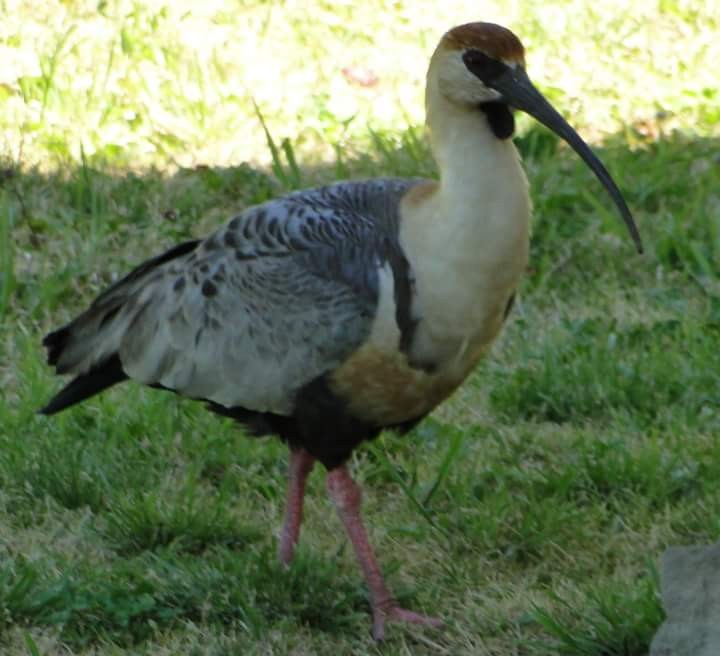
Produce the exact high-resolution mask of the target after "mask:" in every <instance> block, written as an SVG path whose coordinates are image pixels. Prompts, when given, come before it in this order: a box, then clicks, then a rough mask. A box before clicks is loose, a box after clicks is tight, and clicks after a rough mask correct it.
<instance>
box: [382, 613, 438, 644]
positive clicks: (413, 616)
mask: <svg viewBox="0 0 720 656" xmlns="http://www.w3.org/2000/svg"><path fill="white" fill-rule="evenodd" d="M386 621H387V622H407V623H408V624H421V625H422V626H429V627H432V628H434V629H441V628H442V627H443V621H442V620H441V619H440V618H438V617H431V616H430V615H421V614H420V613H414V612H413V611H411V610H407V609H405V608H402V607H400V606H398V605H397V604H393V605H391V606H389V607H385V608H374V609H373V626H372V637H373V638H374V639H375V640H384V639H385V622H386Z"/></svg>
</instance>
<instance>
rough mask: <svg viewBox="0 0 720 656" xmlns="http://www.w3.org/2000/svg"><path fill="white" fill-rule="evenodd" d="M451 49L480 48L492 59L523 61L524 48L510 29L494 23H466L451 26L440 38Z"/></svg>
mask: <svg viewBox="0 0 720 656" xmlns="http://www.w3.org/2000/svg"><path fill="white" fill-rule="evenodd" d="M441 43H442V45H443V46H445V47H446V48H450V49H452V50H469V49H472V48H475V49H477V50H482V51H483V52H484V53H485V54H487V55H489V56H490V57H493V58H494V59H502V60H505V61H516V62H520V63H521V62H523V61H524V59H525V48H523V44H522V43H520V39H518V38H517V37H516V36H515V35H514V34H513V33H512V32H511V31H510V30H508V29H507V28H505V27H502V25H496V24H495V23H466V24H465V25H458V26H457V27H453V29H451V30H450V31H449V32H448V33H447V34H445V36H444V37H443V39H442V42H441Z"/></svg>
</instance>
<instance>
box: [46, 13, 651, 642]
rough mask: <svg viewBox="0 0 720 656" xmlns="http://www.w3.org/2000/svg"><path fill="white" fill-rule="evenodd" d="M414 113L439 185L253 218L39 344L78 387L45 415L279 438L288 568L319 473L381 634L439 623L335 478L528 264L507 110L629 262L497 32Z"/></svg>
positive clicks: (443, 379)
mask: <svg viewBox="0 0 720 656" xmlns="http://www.w3.org/2000/svg"><path fill="white" fill-rule="evenodd" d="M426 109H427V125H428V128H429V133H430V140H431V146H432V152H433V155H434V156H435V158H436V160H437V164H438V167H439V170H440V180H439V182H435V181H430V180H405V179H392V178H378V179H374V180H368V181H352V182H340V183H337V184H332V185H330V186H326V187H321V188H316V189H308V190H306V191H300V192H296V193H291V194H289V195H286V196H284V197H282V198H277V199H275V200H272V201H269V202H267V203H264V204H262V205H259V206H256V207H251V208H249V209H247V210H246V211H244V212H243V213H242V214H240V215H239V216H236V217H234V218H233V219H231V220H230V221H229V223H227V224H226V225H225V226H224V227H222V228H220V229H219V230H218V231H217V232H215V233H214V234H211V235H210V236H209V237H207V238H206V239H202V240H196V241H188V242H185V243H183V244H180V245H178V246H175V247H174V248H172V249H171V250H169V251H167V252H166V253H163V254H162V255H159V256H158V257H155V258H154V259H151V260H148V261H147V262H145V263H143V264H141V265H140V266H139V267H137V268H136V269H135V270H133V271H132V272H130V273H129V274H128V275H127V276H126V277H125V278H123V279H122V280H120V281H119V282H117V283H116V284H114V285H112V286H111V287H110V288H109V289H107V290H105V291H104V292H103V293H102V294H101V295H100V296H99V297H98V298H97V299H96V300H95V301H94V302H93V303H92V304H91V305H90V307H89V308H88V309H86V310H85V311H84V312H83V313H82V314H80V315H79V316H78V317H77V318H76V319H74V320H73V321H72V322H71V323H69V324H68V325H66V326H65V327H63V328H60V329H59V330H56V331H55V332H52V333H50V334H49V335H47V336H46V337H45V339H44V342H43V343H44V345H45V346H46V347H47V350H48V361H49V363H50V364H51V365H54V366H55V369H56V371H57V373H58V374H72V375H73V376H74V378H73V380H72V381H71V382H70V383H69V384H68V385H67V386H66V387H65V388H64V389H63V390H62V391H60V392H59V393H58V394H57V395H56V396H55V397H54V398H53V399H52V400H51V401H50V402H49V403H48V405H47V406H46V407H45V408H43V410H42V411H41V412H43V413H45V414H48V415H50V414H53V413H55V412H58V411H60V410H63V409H65V408H67V407H68V406H71V405H73V404H75V403H78V402H80V401H83V400H84V399H86V398H88V397H91V396H93V395H94V394H97V393H98V392H101V391H102V390H104V389H106V388H108V387H110V386H111V385H114V384H116V383H119V382H121V381H124V380H127V379H132V380H136V381H138V382H140V383H144V384H146V385H150V386H153V387H157V388H162V389H167V390H172V391H174V392H176V393H177V394H180V395H182V396H186V397H189V398H191V399H198V400H202V401H204V402H205V403H207V405H208V407H209V408H210V409H211V410H213V411H215V412H218V413H220V414H222V415H227V416H230V417H233V418H235V419H236V420H238V421H239V422H240V423H241V424H243V425H244V426H245V427H246V428H247V429H248V430H249V432H250V433H253V434H267V433H270V434H275V435H277V436H279V437H280V438H281V439H282V440H283V441H284V442H286V443H287V444H288V446H289V447H290V466H289V481H288V491H287V510H286V518H285V523H284V527H283V530H282V533H281V539H280V558H281V560H282V561H283V562H285V563H288V562H289V561H290V560H291V558H292V556H293V550H294V548H295V545H296V543H297V540H298V536H299V531H300V522H301V517H302V505H303V494H304V486H305V480H306V478H307V476H308V474H309V473H310V471H311V469H312V468H313V465H314V463H315V461H316V460H317V461H320V463H321V464H322V465H323V466H324V467H325V469H326V470H327V473H326V482H327V491H328V494H329V496H330V498H331V499H332V501H333V502H334V504H335V507H336V509H337V512H338V514H339V516H340V519H341V520H342V523H343V525H344V527H345V530H346V531H347V534H348V536H349V538H350V541H351V542H352V545H353V547H354V549H355V553H356V555H357V558H358V560H359V562H360V566H361V567H362V570H363V574H364V576H365V580H366V582H367V585H368V588H369V590H370V600H371V605H372V613H373V625H372V632H373V635H374V636H375V638H378V639H380V638H382V637H383V635H384V630H385V626H384V625H385V622H386V621H389V620H392V621H404V622H411V623H416V624H425V625H430V626H439V625H440V624H441V622H440V620H438V619H435V618H433V617H428V616H425V615H420V614H417V613H414V612H412V611H409V610H406V609H404V608H401V607H400V606H399V605H398V604H397V603H396V601H395V600H394V598H393V596H392V594H391V593H390V591H389V590H388V588H387V587H386V586H385V583H384V581H383V577H382V574H381V572H380V568H379V567H378V564H377V561H376V560H375V556H374V554H373V550H372V548H371V546H370V543H369V541H368V537H367V534H366V531H365V528H364V526H363V523H362V520H361V515H360V501H361V491H360V488H359V487H358V485H357V484H356V483H355V482H354V481H353V479H352V478H351V476H350V474H349V472H348V470H347V468H346V464H345V463H346V461H347V459H348V457H349V456H350V454H351V453H352V451H353V449H355V448H356V447H357V446H358V445H359V444H360V443H361V442H363V441H364V440H368V439H372V438H373V437H375V436H377V435H378V433H380V431H382V430H384V429H386V428H387V429H394V430H397V431H399V432H405V431H407V430H408V429H409V428H410V427H412V426H414V425H415V424H416V423H417V422H418V421H420V420H421V419H422V418H423V417H425V416H426V415H427V414H428V413H429V412H431V411H432V410H433V408H435V407H436V406H437V405H438V404H439V403H441V402H442V401H443V400H445V399H446V398H447V397H448V396H449V395H450V394H452V392H453V391H454V390H455V389H456V388H457V387H458V386H459V385H460V384H461V383H462V382H463V380H464V379H465V378H466V377H467V376H468V374H469V373H470V372H471V371H472V370H473V367H475V365H476V364H477V362H478V360H479V359H480V358H481V357H482V356H483V354H485V352H486V351H487V350H488V347H489V346H490V344H491V343H492V342H493V340H494V339H495V337H496V336H497V334H498V332H499V331H500V328H501V326H502V324H503V321H504V320H505V317H506V315H507V312H508V309H509V307H510V305H511V302H512V299H513V296H514V294H515V291H516V289H517V286H518V283H519V281H520V277H521V275H522V273H523V270H524V269H525V267H526V264H527V259H528V238H529V224H530V213H531V210H530V207H531V203H530V198H529V195H528V185H527V180H526V178H525V174H524V173H523V169H522V166H521V163H520V159H519V157H518V153H517V151H516V149H515V147H514V145H513V142H512V139H511V137H512V136H513V132H514V119H513V110H522V111H525V112H527V113H528V114H530V115H531V116H534V117H535V118H536V119H537V120H539V121H540V122H541V123H543V124H544V125H546V126H547V127H548V128H550V129H551V130H553V131H554V132H555V133H557V134H558V135H559V136H560V137H562V138H563V139H564V140H565V141H566V142H567V143H568V144H569V145H570V146H572V148H573V149H574V150H575V151H576V152H577V153H578V155H580V157H582V159H583V160H584V161H585V162H586V163H587V165H588V166H589V167H590V168H591V169H592V170H593V171H594V172H595V174H596V175H597V177H598V178H599V179H600V181H601V182H602V184H603V185H604V186H605V188H606V189H607V191H608V193H609V194H610V196H611V197H612V199H613V201H614V202H615V204H616V205H617V207H618V209H619V211H620V214H621V215H622V218H623V220H624V221H625V223H626V224H627V226H628V228H629V230H630V233H631V235H632V237H633V239H634V240H635V244H636V246H637V248H638V250H641V244H640V237H639V234H638V231H637V228H636V227H635V224H634V222H633V219H632V216H631V214H630V211H629V210H628V208H627V206H626V204H625V202H624V200H623V198H622V196H621V194H620V192H619V190H618V188H617V187H616V185H615V183H614V182H613V180H612V179H611V177H610V175H609V174H608V172H607V171H606V170H605V168H604V167H603V165H602V164H601V163H600V161H599V160H598V159H597V157H596V156H595V155H594V154H593V153H592V151H591V150H590V148H589V147H588V146H587V145H586V144H585V142H583V140H582V139H581V138H580V137H579V136H578V135H577V133H576V132H575V131H574V130H573V129H572V128H571V127H570V126H569V125H568V124H567V123H566V122H565V120H564V119H563V118H562V117H561V116H560V115H559V114H558V113H557V112H556V111H555V110H554V109H553V108H552V107H551V105H550V104H549V103H548V102H547V101H546V100H545V99H544V97H543V96H542V95H541V94H540V93H539V92H538V91H537V90H536V88H535V87H534V86H533V85H532V83H531V82H530V80H529V79H528V76H527V74H526V72H525V64H524V49H523V46H522V44H521V43H520V41H519V40H518V38H517V37H516V36H515V35H514V34H513V33H512V32H510V31H509V30H507V29H505V28H503V27H500V26H498V25H494V24H491V23H470V24H467V25H461V26H459V27H456V28H454V29H452V30H450V31H449V32H448V33H447V34H445V35H444V36H443V38H442V40H441V41H440V44H439V45H438V47H437V49H436V50H435V53H434V54H433V56H432V59H431V61H430V67H429V71H428V75H427V91H426Z"/></svg>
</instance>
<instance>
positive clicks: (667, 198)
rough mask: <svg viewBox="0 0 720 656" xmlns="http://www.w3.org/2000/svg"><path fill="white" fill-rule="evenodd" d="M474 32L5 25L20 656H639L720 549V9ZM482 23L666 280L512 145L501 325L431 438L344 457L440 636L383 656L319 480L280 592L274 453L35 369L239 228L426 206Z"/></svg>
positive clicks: (5, 190) (580, 178)
mask: <svg viewBox="0 0 720 656" xmlns="http://www.w3.org/2000/svg"><path fill="white" fill-rule="evenodd" d="M470 4H472V3H470ZM10 5H12V6H10ZM439 5H442V7H440V6H439ZM503 5H505V6H503ZM484 6H485V7H486V11H487V13H486V14H485V15H483V16H477V15H475V14H473V13H470V7H469V5H468V3H463V2H460V0H457V1H455V0H453V1H451V2H446V3H404V2H392V3H391V2H387V1H385V0H373V1H372V2H368V3H365V4H364V5H363V6H362V8H360V6H359V5H357V3H355V4H353V5H352V6H351V4H343V3H336V2H333V3H330V2H325V1H320V0H317V1H315V2H313V3H310V4H309V5H308V4H307V3H269V2H261V1H260V0H246V1H243V2H236V3H234V4H232V3H221V2H208V3H202V6H200V5H199V4H198V3H189V2H185V1H184V0H183V1H180V2H175V3H167V5H166V6H164V5H162V4H161V3H140V2H131V1H120V0H117V1H112V2H101V3H99V4H98V3H95V2H93V3H90V2H83V1H79V2H65V3H60V2H51V3H44V4H41V5H38V4H37V3H33V6H32V8H31V7H30V5H20V4H14V3H5V4H2V3H0V13H2V14H3V20H2V21H0V22H1V23H2V27H0V55H2V58H3V61H4V62H6V65H5V66H4V68H3V71H2V73H0V104H1V105H2V110H3V111H2V112H0V134H2V139H0V426H2V429H0V652H2V653H3V654H5V653H7V654H32V655H34V654H42V655H49V654H68V653H71V654H96V653H102V654H118V655H126V654H147V655H150V654H152V655H153V656H155V655H156V654H168V655H170V654H173V655H174V654H193V655H194V654H198V655H200V654H212V655H218V656H219V655H226V654H227V655H230V654H242V655H243V656H246V655H252V654H336V653H342V654H368V653H370V654H425V653H427V654H453V655H454V654H487V655H497V656H500V655H503V656H504V655H505V654H509V653H517V654H522V655H523V656H551V655H555V654H572V655H580V656H620V655H623V656H640V655H641V654H645V653H646V652H647V647H648V644H649V640H650V639H651V637H652V635H653V633H654V631H655V630H656V628H657V626H658V625H659V623H660V622H661V621H662V609H661V607H660V603H659V597H658V579H657V570H656V567H657V566H656V563H657V558H658V556H659V554H660V553H661V552H662V551H663V549H664V548H666V547H667V546H668V545H670V544H684V543H692V542H708V541H711V540H716V539H718V537H719V536H720V522H719V521H718V517H720V492H718V488H717V480H718V478H719V477H720V445H719V443H718V439H717V438H718V436H719V435H720V350H719V349H718V347H717V345H718V342H719V341H720V265H719V264H718V263H719V262H720V195H718V189H720V159H718V152H720V128H719V127H718V126H720V114H718V107H719V106H720V95H718V90H717V85H716V80H715V77H714V71H715V70H716V62H717V61H718V58H719V57H720V52H718V45H717V44H718V41H717V39H716V38H715V35H716V34H717V31H718V28H719V27H720V26H719V25H718V16H720V7H718V5H717V3H716V2H705V3H693V2H682V1H680V0H677V1H672V0H668V1H664V2H650V1H649V0H648V1H647V2H645V1H643V2H638V3H634V4H633V5H632V8H627V3H621V2H619V1H618V2H610V3H605V5H603V7H602V8H599V7H597V6H596V5H594V4H592V3H586V2H583V1H581V0H577V1H574V2H562V3H561V2H550V3H548V2H539V0H538V1H537V2H536V1H535V0H533V1H531V2H525V3H511V6H509V7H508V6H507V3H502V4H501V3H494V2H489V3H485V5H484ZM308 7H309V9H308ZM473 7H474V6H473ZM477 18H483V19H494V20H498V21H500V22H503V23H506V24H508V25H510V26H512V27H513V28H514V29H515V31H516V32H517V33H518V34H519V35H520V36H521V38H522V39H523V41H524V42H525V44H526V46H527V47H528V65H529V71H530V74H531V77H533V78H534V79H535V80H536V82H537V83H538V85H539V86H540V87H541V88H542V89H543V90H544V92H545V93H546V94H547V95H548V97H550V98H551V100H552V101H553V102H554V103H556V105H557V106H558V108H559V109H560V110H561V111H562V112H563V113H564V114H565V115H566V116H567V117H568V118H569V119H570V121H571V123H573V124H575V125H576V126H578V127H579V128H580V129H581V131H582V132H583V134H584V136H585V137H586V138H587V139H588V140H590V141H591V142H592V143H593V145H594V147H595V148H596V149H597V151H598V153H599V154H600V156H601V158H602V159H603V160H604V161H605V162H606V164H607V165H608V168H609V169H610V170H611V171H612V172H613V174H614V175H615V176H616V178H617V179H618V182H619V183H620V186H621V187H622V188H623V190H624V191H625V195H626V198H627V201H628V204H629V205H630V207H631V208H632V210H633V212H634V214H635V216H636V218H637V220H638V224H639V225H640V228H641V231H642V233H643V237H644V241H645V246H646V250H647V252H646V254H645V255H643V256H637V255H635V254H634V252H633V249H632V246H631V243H630V241H629V239H628V238H627V235H626V234H625V230H624V227H623V226H622V225H621V223H620V221H618V219H617V216H616V214H615V210H614V208H613V207H612V206H611V204H610V202H609V200H608V199H607V197H606V196H605V195H604V194H603V193H602V191H601V189H600V188H599V185H598V184H597V183H596V181H594V179H593V177H592V174H591V173H590V172H589V171H588V170H587V169H586V168H585V167H584V165H583V164H582V163H581V162H579V161H578V159H577V158H576V157H575V156H574V155H573V154H572V153H571V152H569V150H568V149H567V148H566V147H564V146H563V145H562V144H560V143H559V142H558V141H557V139H555V138H554V137H553V136H552V135H550V134H549V133H548V132H547V131H546V130H544V129H542V128H538V127H537V126H536V125H535V124H533V123H532V122H531V121H530V120H526V119H522V120H521V121H520V132H519V135H518V137H517V145H518V147H519V149H520V151H521V153H522V155H523V158H524V161H525V165H526V169H527V171H528V175H529V178H530V181H531V185H532V195H533V199H534V204H535V221H534V226H533V242H532V251H531V266H530V269H529V271H528V275H527V277H526V280H525V283H524V286H523V289H522V294H521V298H520V301H519V303H518V304H517V306H516V309H515V310H514V313H513V320H512V321H510V322H509V324H508V326H507V327H506V329H505V332H504V335H503V337H502V339H501V340H500V342H499V343H498V344H497V345H496V347H495V349H494V350H493V353H492V355H491V356H490V357H489V358H488V359H487V360H486V361H485V362H484V363H483V364H482V365H481V366H480V367H479V368H478V370H477V372H476V373H475V374H474V375H473V376H472V377H471V379H470V380H469V381H467V383H466V384H465V385H464V386H463V387H462V388H461V390H459V391H458V392H457V393H456V394H455V396H454V397H453V398H452V399H451V400H450V401H449V402H447V403H446V404H445V405H443V406H442V407H441V408H440V409H438V411H436V413H434V415H433V416H432V417H431V418H429V419H428V420H427V421H425V422H423V423H422V424H421V425H420V426H419V427H418V428H417V429H416V430H415V431H414V432H413V433H412V435H410V436H409V437H408V438H407V439H398V438H396V437H394V436H392V435H383V436H382V437H381V438H380V439H379V440H378V441H377V442H375V443H373V444H372V445H369V446H368V447H366V448H363V449H360V450H359V451H358V452H357V453H356V455H355V456H354V458H353V463H352V464H353V468H354V471H355V472H356V474H357V477H358V479H359V480H360V481H361V482H362V484H363V485H364V487H365V490H366V495H365V499H366V503H365V510H366V514H367V517H368V521H369V525H370V527H371V533H372V537H373V540H374V541H375V543H376V544H377V546H378V549H379V553H380V558H381V561H382V564H383V567H384V569H385V571H386V572H387V574H388V579H389V583H390V585H391V586H392V587H393V589H394V590H396V592H397V594H398V596H399V597H400V598H401V600H402V601H403V602H405V603H407V604H409V605H410V606H412V607H414V608H418V609H422V610H425V611H428V612H435V613H437V614H440V615H442V616H443V617H444V618H445V619H446V620H447V624H448V626H447V628H446V630H445V631H444V632H443V633H441V634H438V633H433V632H430V631H428V632H422V633H420V634H419V635H415V634H413V633H412V632H411V631H408V630H406V629H404V628H402V627H396V626H393V627H391V629H390V630H389V639H388V641H387V642H386V643H385V644H384V645H382V646H378V645H375V644H373V642H372V641H371V639H370V637H369V617H368V612H367V611H368V606H367V599H366V592H365V590H364V587H363V585H362V582H361V576H360V573H359V571H358V569H357V567H356V565H355V563H354V561H353V557H352V553H351V550H350V549H349V548H348V546H347V544H346V541H345V539H344V538H343V537H342V532H341V529H340V527H339V525H338V522H337V521H336V520H335V518H334V516H333V514H332V513H331V509H330V505H329V502H328V501H327V499H326V496H325V492H324V485H323V482H322V476H320V475H319V473H316V474H315V475H314V476H313V477H312V479H311V481H310V489H309V492H308V507H307V517H306V523H305V527H304V533H303V535H302V541H301V545H300V548H299V553H298V558H297V560H296V562H295V563H294V564H293V566H292V567H291V568H290V569H289V570H287V571H286V570H284V569H283V568H282V567H280V565H279V564H278V563H277V562H276V559H275V550H276V546H277V545H276V533H277V530H278V527H279V525H280V523H281V519H282V511H283V507H282V505H283V495H284V487H285V473H286V466H287V464H286V453H285V448H284V447H283V446H282V445H281V444H279V443H277V442H275V441H272V440H250V439H247V438H245V437H244V436H243V435H242V433H241V432H240V431H239V430H238V429H237V428H236V427H235V426H234V425H233V424H232V423H231V422H229V421H224V420H220V419H219V418H217V417H215V416H211V415H210V414H209V413H207V412H206V411H205V410H204V409H203V408H202V407H201V406H200V405H198V404H193V403H191V402H188V401H182V400H180V399H178V398H176V397H174V396H172V395H169V394H165V393H162V392H157V391H152V390H142V389H140V388H139V387H137V386H134V385H132V384H129V385H126V386H123V387H122V388H119V389H115V390H111V391H110V392H108V393H106V394H104V395H102V396H101V397H98V398H96V399H93V400H92V401H90V402H88V403H86V404H83V405H81V406H79V407H77V408H75V409H73V410H71V411H68V412H66V413H63V414H61V415H58V416H56V417H53V418H51V419H47V418H42V417H38V416H37V415H36V414H35V412H36V410H37V408H39V407H40V406H42V405H43V403H44V402H45V401H46V400H47V399H48V398H49V396H50V395H51V394H52V393H53V392H54V391H55V390H56V389H57V388H58V385H59V381H57V380H56V379H54V378H53V377H52V376H51V374H50V371H49V370H48V368H47V367H46V366H45V364H44V362H43V352H42V349H41V347H40V340H41V337H42V335H43V334H44V333H45V332H47V331H48V330H49V329H51V328H53V327H57V326H58V325H60V324H62V323H63V322H64V321H66V320H67V319H69V318H71V317H72V316H73V315H74V314H75V313H76V312H77V311H78V310H80V309H81V308H82V307H83V306H84V304H85V303H86V302H88V301H89V300H91V299H92V298H93V296H94V295H95V294H97V293H98V292H99V291H100V290H101V289H102V288H103V287H104V286H106V285H107V284H108V283H109V282H111V281H112V280H113V279H115V278H116V277H117V276H119V275H122V274H123V272H126V271H127V270H128V268H129V267H131V266H133V265H134V264H136V263H137V262H139V261H141V260H142V259H143V258H144V257H148V256H150V255H152V254H154V253H156V252H158V251H160V250H162V249H164V248H167V247H168V246H169V245H171V244H173V243H175V242H177V241H180V240H183V239H187V238H190V237H193V236H201V235H203V234H206V233H207V232H209V231H210V230H211V229H213V228H214V227H215V226H217V225H219V224H220V223H221V222H222V221H224V220H225V219H226V218H227V217H228V216H230V215H231V214H232V213H234V212H237V211H239V210H240V209H242V208H243V207H245V206H247V205H249V204H253V203H258V202H262V201H264V200H267V199H269V198H272V197H274V196H276V195H278V194H280V193H282V192H283V191H285V190H288V189H292V188H297V187H303V186H307V185H311V184H316V183H321V182H329V181H332V180H335V179H339V178H346V177H365V176H373V175H406V176H416V175H422V176H434V175H436V172H435V167H434V164H433V163H432V161H431V160H430V158H429V151H428V148H427V145H426V141H425V138H424V134H423V130H422V126H421V121H422V81H423V76H424V73H425V66H426V62H427V57H428V55H429V53H430V52H431V50H432V48H433V46H434V44H435V42H436V40H437V38H438V37H439V35H440V33H441V32H442V31H443V30H444V29H445V28H447V27H450V26H451V25H453V24H456V23H459V22H462V21H464V20H468V19H477ZM343 69H345V70H344V72H343ZM373 75H374V76H376V77H377V80H378V81H377V82H373V81H372V80H373ZM363 76H365V77H366V78H367V79H368V80H370V86H363V85H362V84H360V83H359V82H358V80H362V78H363ZM264 128H265V129H264Z"/></svg>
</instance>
